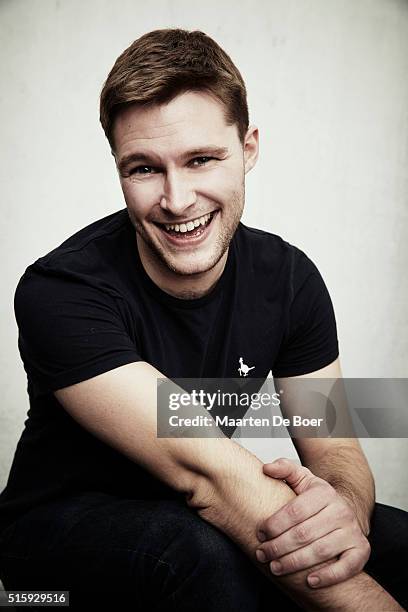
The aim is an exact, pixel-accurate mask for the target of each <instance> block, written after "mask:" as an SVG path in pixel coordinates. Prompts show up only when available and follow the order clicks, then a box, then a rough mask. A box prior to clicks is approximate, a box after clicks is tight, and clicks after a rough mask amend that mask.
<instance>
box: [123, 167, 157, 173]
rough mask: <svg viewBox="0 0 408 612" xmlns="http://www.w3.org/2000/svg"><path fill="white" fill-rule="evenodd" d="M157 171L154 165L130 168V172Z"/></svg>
mask: <svg viewBox="0 0 408 612" xmlns="http://www.w3.org/2000/svg"><path fill="white" fill-rule="evenodd" d="M154 172H155V168H153V166H136V167H135V168H132V169H131V170H129V174H141V175H144V174H153V173H154Z"/></svg>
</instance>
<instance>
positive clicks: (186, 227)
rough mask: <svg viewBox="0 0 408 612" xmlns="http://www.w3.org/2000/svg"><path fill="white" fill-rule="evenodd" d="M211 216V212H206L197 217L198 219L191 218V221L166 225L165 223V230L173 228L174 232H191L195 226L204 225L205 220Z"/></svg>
mask: <svg viewBox="0 0 408 612" xmlns="http://www.w3.org/2000/svg"><path fill="white" fill-rule="evenodd" d="M210 217H211V213H208V214H206V215H204V216H203V217H198V219H193V220H192V221H189V222H188V223H180V225H179V224H178V223H176V224H175V225H168V224H167V223H166V224H165V227H166V229H167V230H174V231H176V232H182V233H184V232H191V230H193V229H194V228H195V227H198V226H199V225H205V224H206V223H207V221H208V220H209V219H210Z"/></svg>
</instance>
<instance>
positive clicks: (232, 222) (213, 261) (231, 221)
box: [129, 182, 245, 276]
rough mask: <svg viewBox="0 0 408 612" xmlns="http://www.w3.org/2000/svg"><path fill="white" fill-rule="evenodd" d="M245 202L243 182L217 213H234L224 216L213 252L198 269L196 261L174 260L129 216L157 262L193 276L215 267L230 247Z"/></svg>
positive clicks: (177, 272) (174, 270)
mask: <svg viewBox="0 0 408 612" xmlns="http://www.w3.org/2000/svg"><path fill="white" fill-rule="evenodd" d="M244 202H245V185H244V182H243V183H242V186H241V190H240V191H236V192H235V193H234V194H233V195H232V197H231V200H230V202H229V203H228V204H227V205H226V206H224V208H223V209H222V210H220V211H218V213H217V215H222V214H224V215H225V210H231V211H232V214H231V216H230V217H229V218H227V219H225V217H224V224H221V230H220V232H219V234H218V236H217V238H216V243H215V246H214V249H213V253H212V254H211V256H210V257H209V258H208V260H207V261H206V262H204V263H203V264H201V265H200V267H199V268H198V269H197V264H194V262H193V263H192V265H191V267H189V268H188V267H185V266H181V265H178V264H177V261H174V258H172V257H171V255H170V256H169V253H168V252H167V251H166V250H165V249H163V248H162V247H161V245H160V244H157V243H156V242H154V241H153V240H152V239H151V238H150V236H149V235H148V234H147V232H146V230H145V228H144V227H143V225H142V224H141V223H140V222H139V221H138V220H137V219H136V218H134V217H133V216H132V215H131V214H130V213H129V217H130V220H131V222H132V224H133V226H134V228H135V230H136V232H137V234H138V235H139V236H140V238H141V239H142V240H143V242H144V243H145V245H146V246H147V248H148V252H149V255H150V257H151V258H152V260H154V261H155V262H156V264H159V265H160V266H161V267H164V268H165V269H167V270H170V271H171V272H173V273H175V274H178V275H180V276H191V275H195V274H204V273H205V272H208V271H209V270H212V268H214V266H216V265H217V263H218V262H219V261H220V259H221V258H222V256H223V255H224V253H225V251H226V250H227V248H228V247H229V245H230V242H231V240H232V238H233V236H234V234H235V231H236V229H237V227H238V224H239V222H240V220H241V217H242V213H243V210H244Z"/></svg>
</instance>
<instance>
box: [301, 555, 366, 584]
mask: <svg viewBox="0 0 408 612" xmlns="http://www.w3.org/2000/svg"><path fill="white" fill-rule="evenodd" d="M369 555H370V553H369V550H368V552H367V551H364V553H363V552H362V550H361V549H357V548H349V549H348V550H346V551H345V552H343V554H342V555H341V556H340V559H339V560H338V561H334V562H333V563H331V564H330V565H326V566H325V567H322V568H321V569H319V570H317V571H314V572H312V573H310V574H309V576H308V577H307V581H308V584H309V586H311V587H313V588H321V587H326V586H331V585H333V584H338V583H339V582H343V581H344V580H348V579H349V578H352V577H353V576H355V575H356V574H358V573H359V572H361V570H362V569H363V567H364V565H365V564H366V563H367V560H368V557H369Z"/></svg>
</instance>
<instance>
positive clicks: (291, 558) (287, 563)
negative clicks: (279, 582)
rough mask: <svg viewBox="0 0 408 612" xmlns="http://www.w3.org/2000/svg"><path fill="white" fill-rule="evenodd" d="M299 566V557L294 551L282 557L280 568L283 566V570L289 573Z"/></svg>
mask: <svg viewBox="0 0 408 612" xmlns="http://www.w3.org/2000/svg"><path fill="white" fill-rule="evenodd" d="M299 567H300V559H299V557H298V555H297V554H295V553H292V554H291V555H288V556H287V557H286V559H284V561H283V562H282V568H284V570H285V571H286V572H289V573H291V572H295V571H296V570H297V569H299Z"/></svg>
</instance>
